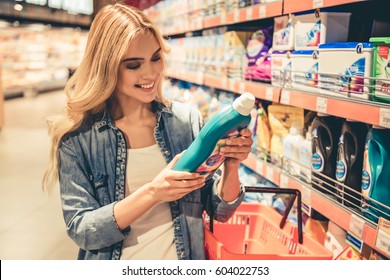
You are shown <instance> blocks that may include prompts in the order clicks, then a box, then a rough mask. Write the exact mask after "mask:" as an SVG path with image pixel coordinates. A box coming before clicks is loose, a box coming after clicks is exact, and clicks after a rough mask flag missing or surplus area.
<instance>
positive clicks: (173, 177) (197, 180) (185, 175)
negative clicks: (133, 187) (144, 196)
mask: <svg viewBox="0 0 390 280" xmlns="http://www.w3.org/2000/svg"><path fill="white" fill-rule="evenodd" d="M182 154H183V153H181V154H178V155H176V156H175V157H174V158H173V160H172V161H171V162H170V163H169V164H168V165H167V166H166V167H165V168H164V169H163V170H162V171H161V172H160V173H159V174H158V175H157V176H156V177H155V178H154V179H153V180H152V181H151V182H150V183H148V184H147V186H148V190H149V192H150V194H151V195H152V197H153V198H154V200H155V201H156V202H169V201H175V200H178V199H180V198H182V197H183V196H185V195H186V194H188V193H190V192H192V191H194V190H196V189H199V188H201V187H203V186H204V184H205V176H202V175H200V174H198V173H191V172H186V171H176V170H173V169H172V168H173V167H174V165H175V164H176V162H177V161H178V160H179V158H180V157H181V155H182Z"/></svg>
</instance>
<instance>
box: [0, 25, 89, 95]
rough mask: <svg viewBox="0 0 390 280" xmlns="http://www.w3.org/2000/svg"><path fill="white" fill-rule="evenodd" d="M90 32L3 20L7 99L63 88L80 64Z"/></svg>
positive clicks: (0, 54) (0, 57)
mask: <svg viewBox="0 0 390 280" xmlns="http://www.w3.org/2000/svg"><path fill="white" fill-rule="evenodd" d="M86 40H87V31H86V30H82V29H80V28H70V27H69V28H58V27H53V26H51V25H47V24H41V23H30V24H19V25H18V24H16V26H13V25H12V24H11V23H8V22H5V21H0V41H1V44H0V61H1V63H0V67H1V68H2V76H1V77H0V78H1V80H2V90H3V92H4V95H5V97H6V98H7V97H12V96H14V95H23V94H25V95H34V94H37V93H38V92H40V91H47V90H53V89H57V88H63V87H64V85H65V83H66V81H67V80H68V75H69V70H70V69H73V68H75V67H76V66H77V65H78V63H79V62H80V60H81V58H82V56H83V53H84V48H85V45H86Z"/></svg>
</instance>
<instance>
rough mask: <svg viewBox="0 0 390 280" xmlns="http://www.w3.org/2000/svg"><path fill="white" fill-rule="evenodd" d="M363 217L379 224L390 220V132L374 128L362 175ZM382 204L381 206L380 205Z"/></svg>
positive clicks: (371, 130) (370, 134)
mask: <svg viewBox="0 0 390 280" xmlns="http://www.w3.org/2000/svg"><path fill="white" fill-rule="evenodd" d="M362 174H363V175H362V195H363V204H362V209H363V215H364V216H366V217H367V218H369V219H370V220H372V221H374V222H377V221H378V217H384V218H385V219H386V220H388V221H389V220H390V130H389V129H385V128H381V127H377V126H373V127H372V128H371V129H370V130H369V132H368V134H367V139H366V144H365V150H364V159H363V173H362ZM378 202H379V203H380V204H379V203H378Z"/></svg>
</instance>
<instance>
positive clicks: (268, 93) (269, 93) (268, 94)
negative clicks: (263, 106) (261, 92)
mask: <svg viewBox="0 0 390 280" xmlns="http://www.w3.org/2000/svg"><path fill="white" fill-rule="evenodd" d="M265 99H267V100H269V101H272V100H274V88H273V87H266V89H265Z"/></svg>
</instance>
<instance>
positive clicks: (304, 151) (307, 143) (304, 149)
mask: <svg viewBox="0 0 390 280" xmlns="http://www.w3.org/2000/svg"><path fill="white" fill-rule="evenodd" d="M298 159H299V163H300V165H301V170H300V176H299V177H300V179H301V180H303V181H304V182H306V183H310V182H311V132H310V131H308V132H306V138H305V140H303V141H302V142H301V143H300V144H299V157H298Z"/></svg>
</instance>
